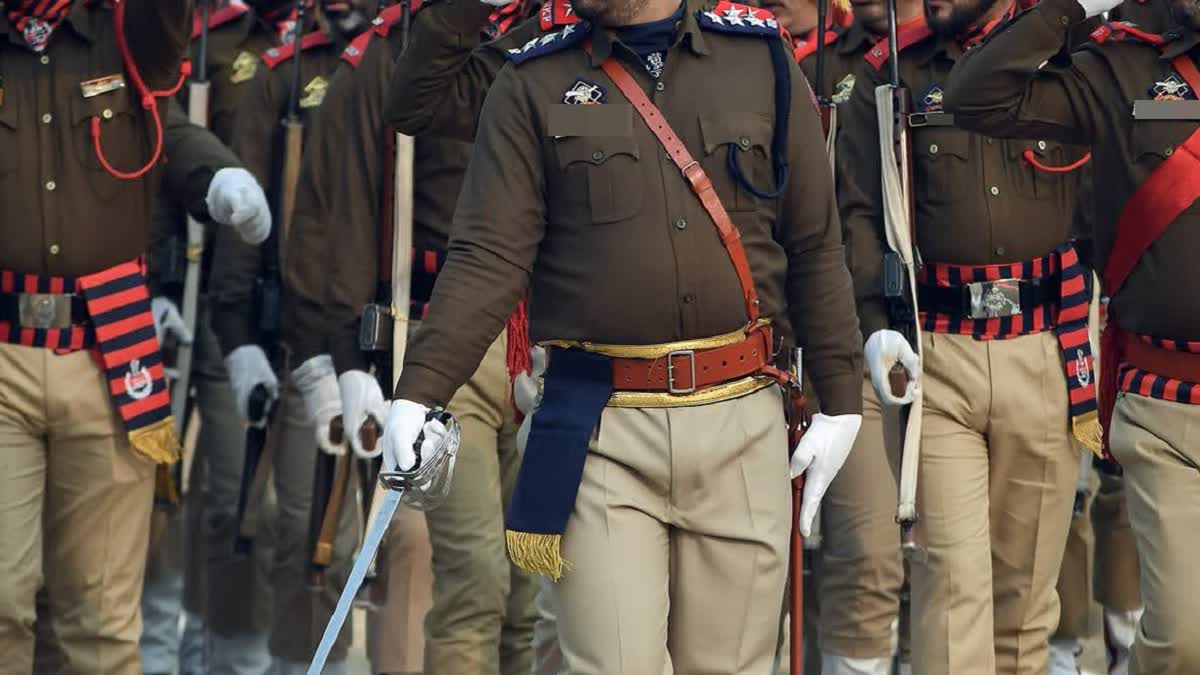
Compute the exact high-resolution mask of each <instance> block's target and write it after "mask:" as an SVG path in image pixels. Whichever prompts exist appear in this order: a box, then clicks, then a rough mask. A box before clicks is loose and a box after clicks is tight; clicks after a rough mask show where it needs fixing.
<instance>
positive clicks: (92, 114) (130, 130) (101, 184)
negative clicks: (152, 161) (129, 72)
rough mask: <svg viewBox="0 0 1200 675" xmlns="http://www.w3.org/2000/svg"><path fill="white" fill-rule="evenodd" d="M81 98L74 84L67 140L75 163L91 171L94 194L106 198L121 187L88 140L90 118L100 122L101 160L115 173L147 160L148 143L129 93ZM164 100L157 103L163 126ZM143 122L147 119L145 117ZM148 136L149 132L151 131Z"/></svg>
mask: <svg viewBox="0 0 1200 675" xmlns="http://www.w3.org/2000/svg"><path fill="white" fill-rule="evenodd" d="M129 86H130V85H129V84H128V83H127V84H126V88H121V89H116V90H113V91H109V92H104V93H99V94H96V95H94V96H90V97H87V98H84V97H83V93H82V91H81V87H80V86H79V85H75V87H74V91H73V92H71V99H70V100H71V107H70V123H71V138H72V143H73V148H74V152H75V160H76V162H77V163H78V164H79V165H81V166H83V167H84V168H86V169H88V170H89V171H92V172H95V173H94V175H93V176H92V177H91V179H90V180H89V183H90V184H91V185H92V189H93V190H94V191H95V193H96V195H97V196H99V197H102V198H106V199H107V198H110V197H112V195H114V194H115V193H117V192H118V191H120V190H121V188H122V185H121V184H122V183H123V182H124V181H121V180H119V179H117V178H115V177H113V176H111V175H109V173H108V172H107V171H106V170H105V168H104V165H103V164H101V162H100V157H99V155H98V154H97V152H96V141H95V140H94V139H93V138H92V119H93V118H95V119H99V120H100V146H101V149H102V150H103V151H104V158H105V159H106V160H108V163H109V165H111V166H112V168H113V169H115V170H117V171H126V172H128V171H133V170H135V169H138V168H140V167H141V166H142V165H143V164H144V163H145V162H146V160H147V159H148V158H149V156H150V155H149V148H147V145H148V144H149V141H148V139H147V135H146V133H145V130H144V129H142V128H141V127H142V125H141V124H139V120H140V119H141V116H140V115H137V114H135V111H134V108H133V102H132V100H131V98H132V93H131V92H130V91H129V89H128V88H127V87H129ZM166 106H167V101H165V100H164V101H161V102H160V103H159V108H160V113H161V114H162V116H163V118H164V119H163V122H164V124H165V123H166V119H165V118H166ZM147 122H149V119H148V118H147ZM151 133H153V132H152V130H151Z"/></svg>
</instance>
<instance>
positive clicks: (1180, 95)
mask: <svg viewBox="0 0 1200 675" xmlns="http://www.w3.org/2000/svg"><path fill="white" fill-rule="evenodd" d="M1148 93H1149V94H1150V96H1152V97H1153V98H1154V100H1155V101H1194V100H1196V92H1194V91H1192V88H1191V86H1189V85H1188V83H1187V82H1186V81H1184V79H1183V78H1182V77H1180V76H1179V74H1178V73H1176V72H1175V69H1174V68H1170V67H1168V68H1167V72H1166V73H1165V74H1164V75H1163V77H1161V78H1159V79H1158V80H1155V82H1154V83H1153V84H1151V85H1150V87H1149V89H1148Z"/></svg>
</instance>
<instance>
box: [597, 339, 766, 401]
mask: <svg viewBox="0 0 1200 675" xmlns="http://www.w3.org/2000/svg"><path fill="white" fill-rule="evenodd" d="M770 340H771V338H770V331H768V330H762V329H760V330H754V331H751V332H750V334H749V335H747V336H746V339H745V340H742V341H741V342H738V343H736V344H731V345H725V346H724V347H713V348H712V349H704V350H694V349H687V350H680V351H675V352H671V353H670V354H668V355H666V356H663V357H660V358H657V359H630V358H614V359H613V360H612V365H613V388H614V389H616V390H617V391H649V392H663V393H668V394H690V393H692V392H694V391H697V390H699V389H704V388H706V387H711V386H714V385H718V384H724V383H725V382H731V381H733V380H737V379H741V378H743V377H747V376H749V375H754V374H756V373H761V372H763V370H764V368H766V367H767V366H768V364H769V362H770V359H771V345H770Z"/></svg>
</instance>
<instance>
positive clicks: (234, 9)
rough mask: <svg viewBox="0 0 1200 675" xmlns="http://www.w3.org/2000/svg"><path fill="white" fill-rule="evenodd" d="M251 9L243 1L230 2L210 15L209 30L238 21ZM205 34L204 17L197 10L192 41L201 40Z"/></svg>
mask: <svg viewBox="0 0 1200 675" xmlns="http://www.w3.org/2000/svg"><path fill="white" fill-rule="evenodd" d="M249 11H250V8H249V7H247V6H246V3H245V2H242V0H229V3H228V4H226V5H225V6H224V7H221V8H220V9H213V10H212V11H211V12H209V15H208V29H209V30H213V29H216V28H220V27H221V26H224V25H225V24H227V23H229V22H230V21H233V20H234V19H237V18H239V17H241V16H243V15H245V14H246V13H247V12H249ZM203 33H204V15H203V13H202V12H201V11H200V10H199V9H197V10H196V13H195V14H194V15H193V17H192V39H193V40H199V39H200V36H201V35H202V34H203Z"/></svg>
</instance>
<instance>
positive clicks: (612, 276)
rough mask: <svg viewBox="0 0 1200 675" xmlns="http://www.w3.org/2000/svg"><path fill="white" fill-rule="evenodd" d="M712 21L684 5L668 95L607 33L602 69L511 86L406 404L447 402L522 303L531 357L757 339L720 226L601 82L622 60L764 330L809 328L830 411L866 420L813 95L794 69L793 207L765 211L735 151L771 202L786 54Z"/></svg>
mask: <svg viewBox="0 0 1200 675" xmlns="http://www.w3.org/2000/svg"><path fill="white" fill-rule="evenodd" d="M701 10H702V7H701V5H700V3H699V2H698V1H696V0H691V1H689V2H687V6H686V11H685V13H684V17H683V19H682V21H681V22H680V26H679V29H678V35H677V37H676V40H675V42H674V44H673V45H672V46H671V48H670V50H669V51H668V52H667V56H666V59H665V61H666V63H665V67H664V69H663V71H662V75H661V78H660V79H659V80H658V81H657V82H653V81H651V80H650V76H649V74H648V73H647V72H646V71H645V68H644V67H642V65H641V62H640V60H639V59H638V58H637V57H636V56H635V55H633V54H632V52H630V51H628V50H627V49H626V48H625V47H624V46H623V45H621V44H620V43H619V42H617V41H615V38H614V37H612V34H611V33H610V32H609V31H607V30H603V29H597V30H595V31H593V33H592V42H593V53H592V54H591V55H589V54H588V53H586V52H585V51H584V50H583V49H582V48H581V47H579V46H578V45H576V46H572V47H567V48H565V49H560V50H559V51H556V52H555V53H550V54H545V55H542V56H540V57H537V58H533V59H531V60H528V61H526V62H525V63H523V64H520V65H516V64H511V63H510V64H508V65H506V66H505V67H504V68H502V69H501V71H500V74H499V76H498V77H497V79H496V81H495V83H494V85H493V86H492V88H491V90H490V92H489V93H488V96H487V101H486V103H485V105H484V109H483V111H482V114H481V117H480V127H479V135H478V138H477V139H476V145H475V155H474V157H473V158H472V162H471V166H470V168H468V170H467V176H466V181H465V183H464V187H463V191H462V197H461V198H460V200H459V203H458V210H457V211H456V213H455V219H454V230H453V236H452V238H451V241H450V246H449V253H448V258H447V263H446V266H445V268H444V269H443V271H442V273H441V276H440V277H439V279H438V283H437V286H436V288H435V289H434V294H433V300H432V302H431V303H430V309H429V313H428V315H427V316H426V319H425V321H424V322H423V323H422V325H421V328H420V329H419V330H418V332H417V334H416V336H415V337H414V339H413V341H412V343H411V344H410V346H409V351H408V355H407V358H406V361H405V365H404V369H403V373H402V375H401V379H400V384H399V386H398V389H397V396H398V397H399V398H407V399H412V400H416V401H419V402H423V403H437V404H444V403H445V402H446V401H447V400H449V398H450V397H451V395H452V394H453V393H454V391H455V390H456V389H457V388H458V387H459V386H460V385H462V384H463V383H464V382H466V381H467V379H468V378H469V377H470V375H471V373H472V371H474V369H475V367H476V364H478V363H479V361H480V359H481V358H482V356H483V354H484V352H485V351H486V349H487V348H488V346H489V345H490V344H491V342H492V340H493V339H494V338H495V336H496V335H497V334H498V333H499V332H500V330H501V328H502V326H503V325H504V322H505V320H506V319H507V317H508V316H509V314H511V313H512V311H513V309H514V308H515V307H516V305H517V302H518V300H519V299H520V296H521V293H522V291H523V290H524V289H525V288H526V286H527V285H529V286H531V289H532V292H531V302H530V320H531V321H530V324H531V327H530V330H531V336H532V338H533V339H534V340H535V341H542V340H550V339H566V340H588V341H595V342H601V343H613V344H654V343H664V342H673V341H677V340H687V339H694V338H701V337H708V336H712V335H717V334H721V333H726V332H729V331H733V330H737V329H738V328H740V327H742V326H744V325H745V323H746V319H747V317H746V310H745V305H744V301H743V298H742V295H741V291H740V287H739V284H738V280H737V277H736V275H735V274H734V270H733V266H732V265H731V264H730V261H729V257H728V255H727V253H726V251H725V249H724V247H723V246H722V245H721V243H720V240H719V239H718V237H717V231H716V228H715V226H714V225H713V222H712V220H711V219H710V218H709V216H708V214H707V213H706V212H705V210H704V208H703V207H702V205H701V204H700V202H699V200H698V199H697V198H696V196H695V195H694V194H693V193H692V191H691V189H690V188H689V186H688V184H687V181H686V180H685V179H684V178H683V177H682V176H681V175H680V173H679V170H678V168H676V166H675V165H674V164H673V163H672V161H671V160H670V159H669V158H668V157H667V154H666V153H665V152H664V151H663V149H662V148H661V146H660V145H659V143H658V141H657V140H656V139H655V137H654V136H653V135H652V133H651V132H650V130H649V128H648V127H647V126H646V125H645V124H644V123H643V122H642V121H641V119H640V118H639V117H638V116H637V114H636V113H635V112H634V111H633V108H632V106H630V105H629V104H628V103H627V101H626V99H625V98H624V97H623V96H622V95H621V93H620V91H619V90H618V89H617V87H616V86H615V85H614V84H613V83H612V82H611V81H610V80H609V79H608V78H607V77H606V76H605V75H604V73H603V72H602V71H601V70H600V69H599V65H600V63H601V61H602V60H603V59H604V58H606V57H608V56H609V55H610V54H611V55H615V56H616V57H617V58H618V59H620V60H622V61H623V62H624V63H625V64H628V65H627V66H626V67H627V68H628V70H629V71H630V73H631V76H632V77H633V78H635V79H636V80H637V81H638V82H639V84H640V85H641V86H642V87H643V88H646V89H649V95H650V96H651V98H652V100H653V101H654V102H655V103H656V105H657V106H658V107H659V108H660V110H661V111H662V113H663V115H664V117H665V118H666V120H667V121H668V122H669V123H670V124H671V125H672V126H673V127H674V129H675V131H676V132H677V133H678V134H679V136H680V138H681V140H682V141H683V142H684V143H685V144H686V145H687V146H688V147H689V148H690V149H691V151H692V153H693V155H694V156H695V157H696V159H697V161H699V162H700V163H701V164H702V165H703V167H704V168H705V171H706V172H707V173H708V175H709V177H710V178H711V179H712V181H713V184H714V186H715V189H716V191H717V193H718V195H719V196H720V197H721V199H722V201H723V202H724V204H725V207H726V209H727V210H728V211H729V212H730V215H731V217H732V219H733V221H734V222H735V223H736V224H737V226H738V228H739V230H740V232H741V237H742V242H743V244H744V246H745V249H746V253H747V256H748V258H749V262H750V267H751V269H752V271H753V275H754V279H755V282H756V286H757V288H758V293H759V298H760V301H761V311H762V315H763V316H764V317H768V318H771V319H772V320H773V321H774V322H775V325H776V326H778V327H779V328H780V330H781V332H782V333H785V334H786V333H790V332H791V331H790V330H789V329H792V328H794V331H795V335H796V338H797V341H798V343H799V344H800V345H802V346H804V347H805V348H806V354H805V356H806V363H807V369H808V372H809V373H811V375H812V379H813V382H814V384H815V386H816V390H817V392H818V394H819V395H820V396H821V400H822V401H823V402H824V403H825V409H826V411H827V412H829V413H830V414H841V413H857V412H859V411H861V409H862V400H861V399H862V396H861V378H862V361H861V338H860V336H859V333H858V324H857V320H856V317H855V316H854V310H853V298H852V291H851V285H850V278H849V274H848V273H847V270H846V265H845V259H844V253H843V250H842V244H841V227H840V223H839V221H838V217H837V211H836V208H835V204H834V199H833V192H832V189H831V176H830V171H829V166H828V165H827V164H825V163H823V162H811V161H807V160H808V159H809V158H811V155H812V153H814V152H817V153H819V152H821V148H822V139H821V129H820V122H819V120H818V117H817V114H816V111H815V109H814V108H813V107H812V105H811V104H810V98H809V95H808V89H807V85H806V83H805V81H804V79H803V75H802V73H801V72H800V69H799V67H798V66H796V65H795V63H794V62H791V63H789V64H788V66H789V73H790V77H791V90H792V91H791V100H792V106H791V110H790V118H789V126H790V133H789V137H788V147H787V155H788V157H787V159H788V161H789V162H790V164H791V175H790V179H789V181H788V183H787V184H786V185H785V186H784V194H783V195H782V196H781V197H780V198H779V199H776V200H767V199H760V198H758V197H755V196H753V195H752V194H751V193H750V192H749V191H747V190H745V189H744V188H743V187H741V186H739V185H737V184H736V182H735V180H734V178H733V176H732V175H731V173H730V171H729V170H728V168H727V160H726V156H727V155H726V153H727V150H728V148H729V146H730V145H731V144H732V145H733V146H734V147H736V148H739V149H738V150H736V152H739V153H740V155H739V161H740V162H741V165H742V167H743V169H744V170H745V172H746V175H747V176H748V177H749V178H750V179H751V180H753V181H755V183H756V184H758V185H759V186H761V187H769V183H770V182H771V181H772V178H771V175H772V165H771V159H770V146H771V138H772V128H773V126H774V122H775V120H774V103H775V102H774V94H773V91H774V84H773V77H774V75H773V70H772V66H771V58H770V50H769V49H768V40H774V39H778V38H776V37H774V36H771V37H764V36H761V35H754V36H752V35H730V34H726V33H719V32H713V31H707V30H702V29H701V27H700V23H699V20H698V17H697V15H698V13H699V12H700V11H701ZM743 11H744V10H743ZM759 11H761V10H759ZM581 28H582V26H581V25H577V26H575V27H574V28H573V29H572V31H579V30H581ZM561 36H562V33H560V37H558V38H555V39H562V37H561ZM550 42H553V40H550ZM540 44H543V45H544V44H547V42H546V41H541V42H540ZM580 80H582V81H584V82H585V83H586V82H590V83H594V84H596V85H599V86H600V87H601V88H602V90H603V99H602V102H601V103H599V104H598V105H592V106H571V105H562V102H563V100H564V95H565V93H566V92H567V91H568V90H571V89H573V88H574V87H576V85H577V83H578V82H579V81H580Z"/></svg>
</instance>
